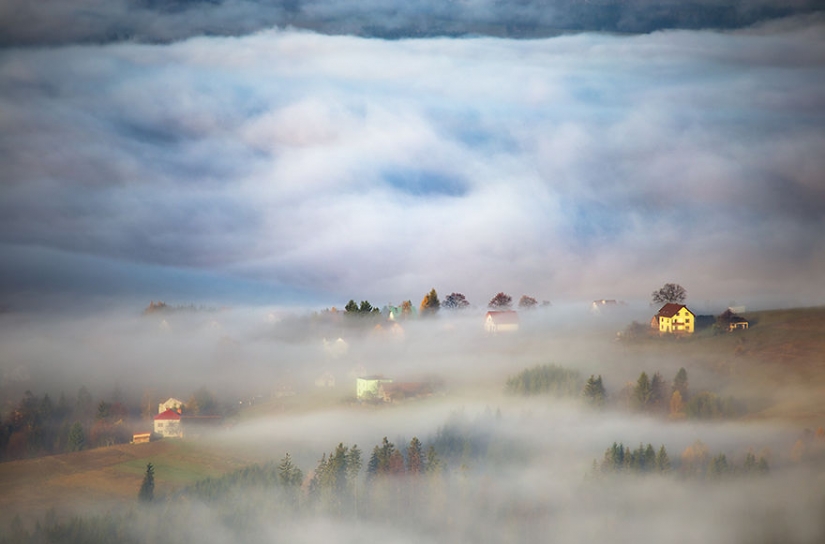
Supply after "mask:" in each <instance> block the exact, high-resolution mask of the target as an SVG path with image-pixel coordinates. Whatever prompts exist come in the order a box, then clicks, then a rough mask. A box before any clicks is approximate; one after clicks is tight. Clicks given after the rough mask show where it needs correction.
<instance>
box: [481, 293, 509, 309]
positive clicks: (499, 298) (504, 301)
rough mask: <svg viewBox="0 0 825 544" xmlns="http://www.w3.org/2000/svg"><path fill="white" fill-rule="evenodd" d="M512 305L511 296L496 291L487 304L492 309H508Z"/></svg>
mask: <svg viewBox="0 0 825 544" xmlns="http://www.w3.org/2000/svg"><path fill="white" fill-rule="evenodd" d="M512 305H513V297H511V296H510V295H508V294H506V293H503V292H502V293H497V294H496V296H494V297H493V298H491V299H490V302H489V303H488V304H487V306H488V307H489V308H491V309H493V310H509V309H510V307H511V306H512Z"/></svg>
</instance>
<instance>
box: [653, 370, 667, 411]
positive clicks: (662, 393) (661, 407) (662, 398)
mask: <svg viewBox="0 0 825 544" xmlns="http://www.w3.org/2000/svg"><path fill="white" fill-rule="evenodd" d="M669 400H670V397H669V396H668V394H667V384H666V383H665V379H664V378H662V375H661V374H660V373H658V372H656V373H655V374H653V379H652V380H650V410H651V411H653V412H667V410H668V401H669Z"/></svg>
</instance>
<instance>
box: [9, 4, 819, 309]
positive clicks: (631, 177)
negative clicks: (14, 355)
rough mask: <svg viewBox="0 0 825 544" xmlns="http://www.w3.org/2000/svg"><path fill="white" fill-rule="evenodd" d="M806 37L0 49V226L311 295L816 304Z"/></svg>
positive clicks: (285, 34) (776, 31)
mask: <svg viewBox="0 0 825 544" xmlns="http://www.w3.org/2000/svg"><path fill="white" fill-rule="evenodd" d="M824 28H825V26H824V25H823V23H822V22H821V21H819V20H818V19H816V18H813V19H809V20H800V19H796V20H793V21H780V22H779V23H776V24H771V25H767V26H760V27H755V28H750V29H746V30H742V31H735V32H710V31H703V32H695V31H669V32H658V33H653V34H649V35H638V36H615V35H607V34H580V35H570V36H560V37H555V38H549V39H542V40H526V41H518V40H502V39H493V38H463V39H443V38H442V39H433V40H429V39H426V40H401V41H383V40H365V39H361V38H356V37H342V36H338V37H334V36H324V35H319V34H315V33H309V32H299V31H266V32H261V33H257V34H254V35H251V36H247V37H243V38H217V37H213V38H207V37H201V38H194V39H190V40H186V41H183V42H179V43H175V44H171V45H147V44H144V45H141V44H132V43H126V44H112V45H107V46H91V45H89V46H71V47H62V48H51V49H7V50H5V51H3V52H2V53H0V110H2V111H3V112H4V115H2V116H0V161H2V164H3V165H4V169H3V174H2V185H0V192H1V193H2V195H1V196H2V198H0V242H2V243H4V244H7V245H9V246H15V247H23V248H49V249H50V250H57V251H61V252H68V253H74V254H77V255H91V256H95V257H97V258H103V259H111V260H114V261H117V262H120V263H126V264H128V263H134V264H135V265H139V266H153V267H167V268H169V269H170V270H183V271H186V270H193V271H194V270H197V271H200V272H208V273H210V274H216V275H217V276H219V277H225V278H228V279H229V280H231V281H241V282H246V281H252V282H266V283H270V284H272V285H278V286H286V287H288V288H289V289H294V290H299V291H301V292H314V293H323V294H325V296H326V295H329V296H330V297H331V298H336V297H346V298H350V297H355V298H358V297H361V298H366V297H375V298H377V299H379V300H384V299H387V300H392V299H393V297H396V298H398V297H403V298H410V297H416V296H419V294H420V293H423V292H425V291H426V290H429V288H431V287H433V286H436V287H438V288H439V289H440V290H445V291H447V292H449V291H455V290H462V291H464V292H466V293H467V294H468V295H469V296H471V298H473V299H476V300H478V299H481V298H484V299H486V298H489V296H490V294H491V293H494V292H497V291H500V290H513V291H514V292H515V291H518V292H528V293H533V294H534V295H535V296H537V297H539V298H541V299H556V298H559V297H565V296H570V297H579V296H581V297H591V296H592V297H594V298H595V297H601V296H605V295H604V294H603V293H608V294H609V295H610V296H616V297H619V296H623V297H632V296H634V294H636V295H638V294H640V295H638V296H645V295H646V294H647V293H649V291H650V290H651V289H652V287H655V286H656V285H660V284H661V283H663V282H664V281H679V282H681V283H683V284H686V286H687V287H688V288H689V290H691V292H692V293H693V294H695V295H696V296H700V297H715V296H718V297H724V298H725V299H726V300H727V299H730V298H733V297H735V296H739V295H738V294H745V295H750V296H756V295H765V294H774V295H783V296H785V295H787V296H792V297H795V298H794V301H797V302H798V301H802V302H806V301H817V302H821V301H822V300H825V292H823V291H822V288H821V285H820V284H821V282H820V279H821V277H823V273H825V242H824V241H823V240H822V237H821V235H819V234H818V233H821V232H823V231H825V180H823V177H822V176H823V172H825V158H823V155H822V153H821V150H822V149H823V144H825V137H823V136H822V134H825V130H823V129H825V127H823V123H825V120H823V118H822V116H821V114H820V113H819V112H821V111H825V93H823V91H822V89H823V88H825V86H823V85H822V82H823V73H825V40H823V38H822V36H824V35H825V33H823V32H822V30H823V29H824ZM786 59H788V60H786ZM38 262H39V261H38ZM20 266H23V265H20ZM31 266H32V267H38V266H39V265H38V264H36V263H35V261H32V264H31ZM127 268H128V267H127ZM15 270H16V272H15V273H16V274H18V275H19V274H22V273H23V272H21V270H22V269H21V268H19V267H18V268H15ZM200 272H199V273H200ZM55 281H59V278H56V279H55ZM11 284H13V282H12V283H9V284H8V285H11ZM88 287H89V288H90V289H93V282H89V285H88ZM5 291H6V292H9V291H10V288H8V287H6V288H5Z"/></svg>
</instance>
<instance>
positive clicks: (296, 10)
mask: <svg viewBox="0 0 825 544" xmlns="http://www.w3.org/2000/svg"><path fill="white" fill-rule="evenodd" d="M821 11H822V5H821V3H820V2H817V1H816V0H793V1H790V2H789V1H782V2H780V1H778V0H740V1H736V2H733V1H728V0H721V1H720V0H693V1H688V2H686V1H682V0H601V1H597V2H582V1H580V0H551V1H549V2H548V1H538V0H509V1H505V0H460V1H452V2H432V1H427V2H363V1H353V0H335V1H332V0H112V1H105V0H60V1H56V0H46V1H41V2H35V3H32V2H27V1H25V0H3V2H0V46H5V45H56V44H67V43H89V42H94V43H108V42H117V41H123V40H136V41H141V42H162V43H164V42H170V41H176V40H181V39H185V38H190V37H193V36H201V35H208V36H237V35H243V34H248V33H251V32H255V31H258V30H261V29H265V28H271V27H287V26H290V27H295V28H302V29H309V30H313V31H318V32H321V33H325V34H352V35H360V36H367V37H379V38H405V37H407V38H408V37H434V36H463V35H492V36H506V37H512V38H525V37H547V36H553V35H556V34H558V33H560V32H566V31H583V30H585V31H586V30H593V31H609V32H652V31H655V30H661V29H666V28H690V29H703V28H739V27H743V26H748V25H752V24H754V23H758V22H761V21H766V20H771V19H776V18H778V17H787V16H792V15H805V14H810V13H816V12H821Z"/></svg>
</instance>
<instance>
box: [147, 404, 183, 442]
mask: <svg viewBox="0 0 825 544" xmlns="http://www.w3.org/2000/svg"><path fill="white" fill-rule="evenodd" d="M154 419H155V434H158V435H160V436H162V437H164V438H180V437H182V436H183V425H181V415H180V413H178V412H176V411H175V410H172V409H171V408H170V409H168V410H166V411H164V412H162V413H160V414H158V415H156V416H155V418H154Z"/></svg>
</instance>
